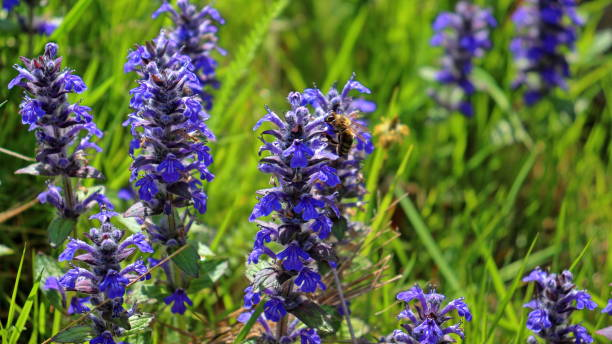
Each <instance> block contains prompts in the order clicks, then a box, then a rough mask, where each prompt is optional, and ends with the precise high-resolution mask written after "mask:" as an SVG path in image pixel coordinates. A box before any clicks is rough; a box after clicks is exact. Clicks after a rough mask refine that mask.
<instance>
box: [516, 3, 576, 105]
mask: <svg viewBox="0 0 612 344" xmlns="http://www.w3.org/2000/svg"><path fill="white" fill-rule="evenodd" d="M576 7H577V4H576V1H574V0H526V1H524V2H523V5H522V6H521V7H519V8H518V10H517V11H516V12H515V13H514V15H513V16H512V20H513V21H514V23H515V25H516V29H517V30H516V31H517V35H516V37H515V38H514V39H513V40H512V42H511V44H510V50H511V51H512V53H513V54H514V58H515V59H516V60H517V64H518V69H519V72H518V76H517V78H516V79H515V81H514V84H513V86H514V87H515V88H519V87H524V88H525V90H526V91H525V93H524V95H523V98H524V100H525V103H526V104H527V105H530V106H531V105H534V104H536V103H537V102H539V101H540V100H541V99H542V98H543V97H544V96H546V95H547V94H549V93H550V92H551V91H552V90H553V89H555V88H556V87H559V88H562V89H567V83H566V79H567V78H568V77H569V76H570V71H569V64H568V62H567V57H566V54H565V50H566V49H569V50H573V49H574V46H575V42H576V40H577V38H578V34H577V31H578V27H579V26H581V25H583V22H582V20H581V19H580V18H579V17H578V15H577V14H576ZM565 18H567V19H568V20H565Z"/></svg>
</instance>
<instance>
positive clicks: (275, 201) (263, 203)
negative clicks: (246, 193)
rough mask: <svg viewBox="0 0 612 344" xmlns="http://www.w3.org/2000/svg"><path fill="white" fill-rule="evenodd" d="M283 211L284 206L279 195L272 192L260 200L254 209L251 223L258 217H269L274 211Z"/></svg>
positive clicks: (250, 218)
mask: <svg viewBox="0 0 612 344" xmlns="http://www.w3.org/2000/svg"><path fill="white" fill-rule="evenodd" d="M282 209H283V205H282V204H281V202H280V197H279V194H278V193H276V192H270V193H268V194H266V195H265V196H264V197H262V198H260V199H259V202H257V204H256V205H255V207H254V208H253V212H252V213H251V216H250V217H249V221H254V220H255V219H256V218H258V217H263V216H268V215H270V214H271V213H272V212H273V211H280V210H282Z"/></svg>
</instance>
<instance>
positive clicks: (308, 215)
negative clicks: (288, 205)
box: [293, 195, 325, 221]
mask: <svg viewBox="0 0 612 344" xmlns="http://www.w3.org/2000/svg"><path fill="white" fill-rule="evenodd" d="M324 206H325V202H323V201H320V200H318V199H315V198H313V197H312V196H310V195H304V196H302V198H300V202H299V203H298V204H297V205H296V206H295V207H294V208H293V210H295V212H296V213H302V219H304V221H308V220H312V219H316V218H318V217H319V213H318V212H317V208H322V207H324Z"/></svg>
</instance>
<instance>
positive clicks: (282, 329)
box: [276, 282, 293, 343]
mask: <svg viewBox="0 0 612 344" xmlns="http://www.w3.org/2000/svg"><path fill="white" fill-rule="evenodd" d="M292 288H293V283H292V282H291V283H287V284H286V285H285V287H284V288H283V296H284V297H288V296H289V294H291V289H292ZM288 321H289V317H288V316H284V317H283V318H282V319H281V320H280V321H279V323H278V326H276V340H277V341H278V342H279V343H280V341H281V339H282V338H283V337H284V336H286V335H287V322H288Z"/></svg>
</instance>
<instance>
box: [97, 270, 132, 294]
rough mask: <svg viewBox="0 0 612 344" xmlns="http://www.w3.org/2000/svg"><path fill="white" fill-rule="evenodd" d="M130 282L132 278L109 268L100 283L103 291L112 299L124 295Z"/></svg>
mask: <svg viewBox="0 0 612 344" xmlns="http://www.w3.org/2000/svg"><path fill="white" fill-rule="evenodd" d="M128 283H130V280H128V279H127V278H125V277H123V276H122V275H120V274H119V272H117V271H115V270H109V271H108V272H107V273H106V276H105V277H104V279H103V280H102V282H101V283H100V291H103V292H104V293H105V294H106V296H107V297H109V298H111V299H114V298H117V297H123V294H125V286H126V285H127V284H128Z"/></svg>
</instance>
